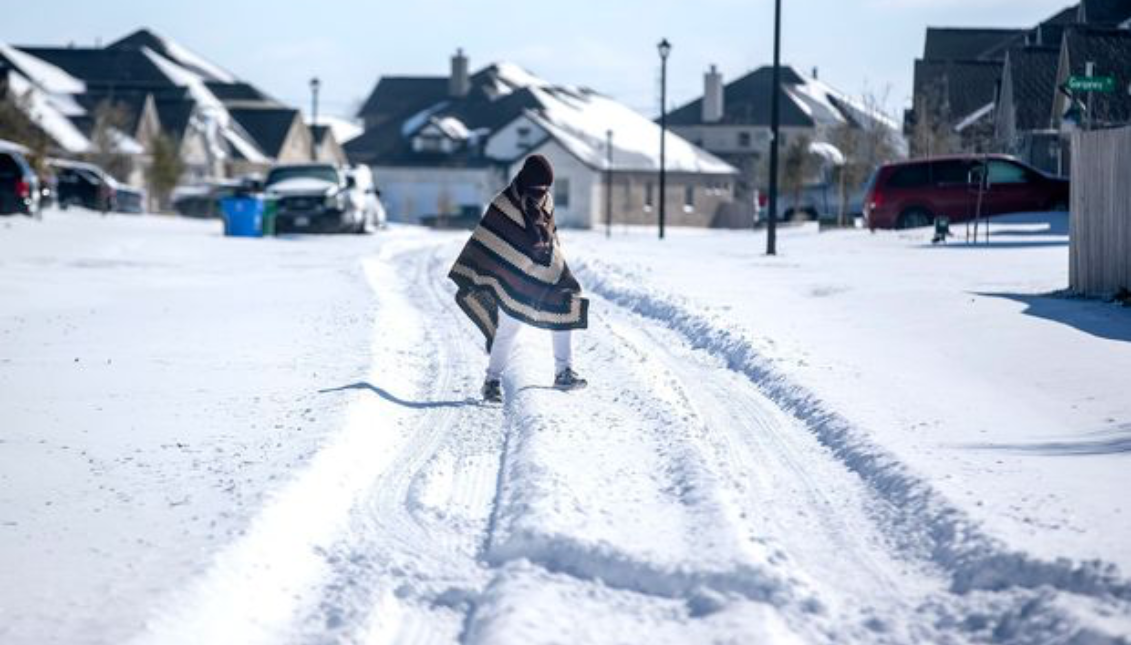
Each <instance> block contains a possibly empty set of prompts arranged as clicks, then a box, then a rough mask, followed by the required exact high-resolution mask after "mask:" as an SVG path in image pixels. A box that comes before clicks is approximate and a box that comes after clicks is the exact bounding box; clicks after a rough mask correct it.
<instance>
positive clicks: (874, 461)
mask: <svg viewBox="0 0 1131 645" xmlns="http://www.w3.org/2000/svg"><path fill="white" fill-rule="evenodd" d="M577 273H578V275H579V277H580V278H582V281H583V283H584V284H586V286H587V287H588V288H589V289H590V290H592V291H593V292H594V293H596V294H598V295H600V296H601V297H602V298H604V299H606V300H607V301H609V302H610V303H613V304H615V305H616V306H618V307H619V308H622V309H623V310H625V311H626V312H631V313H632V314H635V315H638V316H640V317H642V318H645V319H648V320H650V321H652V323H653V324H655V325H657V326H659V327H662V328H665V329H667V330H670V331H672V332H673V333H675V334H676V335H678V336H679V338H680V339H681V340H682V341H683V342H684V343H686V344H687V346H688V347H690V348H693V349H696V350H701V351H704V352H706V353H708V354H710V355H711V356H713V357H714V359H716V360H717V361H719V363H720V364H721V365H723V366H725V367H726V368H727V369H729V370H731V371H733V372H735V373H737V374H740V375H742V376H743V377H744V378H745V379H748V381H749V382H750V383H751V384H753V385H754V386H755V387H756V388H757V389H758V390H759V391H760V392H761V393H762V394H763V395H764V396H765V397H766V398H768V399H769V400H770V401H772V402H773V403H774V404H775V405H776V406H777V407H778V408H780V409H781V410H784V411H786V412H787V413H788V414H790V415H791V416H793V417H794V418H796V419H797V420H798V421H799V422H800V423H801V427H803V428H804V429H805V430H807V431H808V432H809V433H810V434H811V435H812V436H813V437H815V438H816V440H817V441H819V442H820V443H821V444H822V445H823V446H824V447H825V448H826V449H827V451H828V453H829V454H830V456H831V457H833V458H834V459H835V460H836V461H837V462H838V463H839V464H841V465H842V466H843V467H844V468H845V469H847V470H848V471H850V472H852V473H853V474H854V475H855V476H857V477H858V478H859V479H860V481H861V482H863V483H864V484H865V485H866V486H867V487H868V488H869V489H870V490H871V491H872V493H873V494H874V495H875V496H876V499H877V500H879V501H881V502H883V506H884V508H885V509H886V512H885V513H881V514H879V515H878V516H877V520H878V521H879V522H880V526H881V529H882V530H883V532H884V533H885V534H886V535H888V536H890V537H892V538H894V539H895V540H896V541H897V547H898V550H899V551H900V552H901V554H900V556H901V557H903V558H910V559H917V560H921V561H922V563H923V564H924V565H925V566H927V567H929V568H935V569H937V570H939V571H941V572H943V573H944V574H945V576H946V581H947V588H948V591H949V592H952V593H951V597H950V598H942V599H936V600H934V601H931V600H929V601H928V602H929V603H932V602H933V604H934V606H933V608H932V611H933V612H934V613H935V614H936V616H937V619H938V622H939V624H940V625H949V626H950V627H953V628H962V629H967V630H968V631H969V632H971V633H970V634H969V637H970V638H971V639H973V640H983V639H990V640H994V641H995V642H1028V639H1032V638H1042V637H1045V638H1047V637H1052V635H1054V634H1056V635H1057V636H1058V637H1061V638H1073V637H1076V638H1084V639H1092V640H1089V641H1088V642H1093V641H1094V642H1097V643H1108V642H1124V639H1123V637H1122V636H1119V635H1118V634H1119V633H1120V631H1121V630H1123V629H1126V624H1125V623H1120V622H1119V621H1116V622H1115V623H1111V621H1109V620H1108V617H1110V616H1119V615H1123V616H1126V615H1127V612H1128V607H1127V604H1128V601H1129V600H1131V584H1129V583H1128V582H1127V581H1126V580H1125V579H1123V578H1122V577H1121V576H1120V575H1119V573H1118V572H1117V571H1116V570H1115V568H1114V567H1112V566H1110V565H1108V564H1105V563H1100V562H1085V563H1076V562H1071V561H1067V560H1058V561H1056V562H1047V561H1041V560H1037V559H1035V558H1032V557H1031V556H1029V555H1027V554H1024V553H1020V552H1015V551H1011V550H1010V549H1008V548H1007V547H1006V546H1005V545H1003V544H1001V543H1000V542H998V541H997V540H995V539H993V538H991V537H989V536H987V535H985V534H983V533H982V532H981V531H980V529H979V528H978V527H977V525H976V524H974V523H973V522H972V521H971V520H969V518H967V517H966V516H965V514H963V513H962V512H961V511H959V510H958V509H957V508H955V507H953V506H952V505H951V504H949V503H948V502H947V501H946V500H945V498H943V497H942V496H941V495H940V494H939V493H937V491H935V490H934V489H933V488H932V487H931V486H930V484H929V483H927V482H925V481H923V480H921V479H919V478H917V477H916V476H915V475H914V474H913V473H911V472H910V471H909V470H908V469H907V468H906V467H905V466H903V464H902V463H901V462H899V461H898V460H897V459H895V458H894V457H893V456H892V455H890V454H888V453H887V452H886V451H885V450H884V449H882V448H880V447H879V446H876V445H874V444H873V443H871V442H870V441H869V440H868V439H867V438H866V435H865V433H864V432H863V431H861V430H860V429H858V428H856V427H854V426H852V425H851V423H849V422H848V421H847V420H846V419H845V418H844V417H842V416H841V415H839V414H838V413H837V412H835V411H833V410H830V409H828V408H827V406H826V405H825V404H824V403H823V402H822V401H821V400H820V399H818V398H817V397H816V396H815V395H813V394H812V393H811V392H809V391H807V390H805V389H804V388H803V387H799V386H798V385H797V384H795V383H793V382H791V381H790V379H788V378H787V377H786V376H784V375H783V374H781V373H779V372H778V371H777V370H776V368H775V367H774V366H773V364H772V362H770V361H769V360H767V359H766V358H764V357H763V356H761V355H760V353H759V352H758V351H757V349H755V346H754V345H753V344H752V343H750V342H749V341H747V340H745V339H744V338H743V337H742V336H741V333H739V332H736V331H733V330H731V329H729V328H728V327H727V326H726V325H725V324H722V323H721V322H719V321H717V320H716V319H715V318H713V317H711V316H709V315H707V314H701V313H695V312H693V310H691V309H690V308H688V307H687V305H685V304H684V302H683V301H682V300H680V299H678V298H674V297H670V296H665V295H663V294H659V293H655V292H652V291H649V290H648V289H646V288H643V287H641V286H640V283H639V281H636V280H634V279H633V278H632V277H631V276H624V275H621V274H619V273H618V272H617V271H616V270H615V269H613V268H611V267H608V266H606V265H604V264H603V263H599V262H582V263H579V266H578V271H577ZM1092 619H1094V621H1092ZM1089 622H1094V624H1095V625H1097V627H1096V629H1093V628H1092V627H1091V626H1089V624H1088V623H1089ZM995 623H996V625H997V629H996V630H994V625H995ZM991 632H992V633H991ZM1113 634H1114V635H1113Z"/></svg>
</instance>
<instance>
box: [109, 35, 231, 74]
mask: <svg viewBox="0 0 1131 645" xmlns="http://www.w3.org/2000/svg"><path fill="white" fill-rule="evenodd" d="M115 48H138V49H141V48H148V49H151V50H153V51H155V52H157V53H159V54H161V55H162V56H164V57H165V58H167V59H169V60H171V61H173V62H174V63H176V64H177V65H179V66H181V67H184V68H185V69H188V70H190V71H192V72H193V73H194V74H196V75H197V76H200V77H202V78H203V79H204V80H206V81H213V82H220V83H236V82H238V80H239V79H237V78H236V77H235V75H233V74H231V73H230V72H228V71H226V70H224V69H222V68H221V67H220V66H219V65H216V64H215V63H213V62H211V61H209V60H208V59H206V58H204V57H203V56H201V55H200V54H197V53H196V52H194V51H192V50H191V49H189V48H188V47H185V46H184V45H182V44H180V43H178V42H176V41H174V40H171V39H169V38H166V37H164V36H161V35H158V34H156V33H154V32H152V31H150V30H148V29H139V30H137V31H135V32H133V33H132V34H130V35H128V36H126V37H124V38H122V39H121V40H118V41H117V42H114V43H112V44H111V45H109V47H108V49H115Z"/></svg>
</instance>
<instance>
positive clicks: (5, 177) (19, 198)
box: [0, 147, 40, 215]
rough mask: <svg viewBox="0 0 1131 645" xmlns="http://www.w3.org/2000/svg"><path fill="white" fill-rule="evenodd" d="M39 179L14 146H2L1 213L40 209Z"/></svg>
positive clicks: (31, 212)
mask: <svg viewBox="0 0 1131 645" xmlns="http://www.w3.org/2000/svg"><path fill="white" fill-rule="evenodd" d="M39 198H40V194H39V180H38V178H36V176H35V172H34V171H33V170H32V169H31V165H30V164H28V162H27V159H25V158H24V156H23V155H22V154H21V153H20V151H19V150H16V149H14V148H7V147H5V148H0V215H10V214H12V213H23V214H25V215H35V214H36V213H37V212H38V211H39Z"/></svg>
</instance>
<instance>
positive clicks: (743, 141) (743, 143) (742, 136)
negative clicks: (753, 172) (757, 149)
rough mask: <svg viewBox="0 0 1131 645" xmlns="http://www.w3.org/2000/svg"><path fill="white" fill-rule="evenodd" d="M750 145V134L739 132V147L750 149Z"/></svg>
mask: <svg viewBox="0 0 1131 645" xmlns="http://www.w3.org/2000/svg"><path fill="white" fill-rule="evenodd" d="M750 143H751V141H750V133H749V132H739V133H738V147H740V148H749V147H750Z"/></svg>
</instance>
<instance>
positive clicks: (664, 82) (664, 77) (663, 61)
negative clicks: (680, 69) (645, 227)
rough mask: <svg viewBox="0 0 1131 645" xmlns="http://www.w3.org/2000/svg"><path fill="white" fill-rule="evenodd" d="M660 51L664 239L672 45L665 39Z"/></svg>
mask: <svg viewBox="0 0 1131 645" xmlns="http://www.w3.org/2000/svg"><path fill="white" fill-rule="evenodd" d="M657 48H658V49H659V50H660V239H661V240H662V239H664V212H665V208H664V206H665V205H666V203H667V199H666V198H667V189H666V182H667V167H666V160H665V159H664V150H665V146H666V144H667V138H668V54H670V53H671V51H672V45H671V43H669V42H668V39H667V38H665V39H663V40H661V41H660V44H659V45H657Z"/></svg>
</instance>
